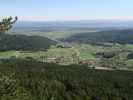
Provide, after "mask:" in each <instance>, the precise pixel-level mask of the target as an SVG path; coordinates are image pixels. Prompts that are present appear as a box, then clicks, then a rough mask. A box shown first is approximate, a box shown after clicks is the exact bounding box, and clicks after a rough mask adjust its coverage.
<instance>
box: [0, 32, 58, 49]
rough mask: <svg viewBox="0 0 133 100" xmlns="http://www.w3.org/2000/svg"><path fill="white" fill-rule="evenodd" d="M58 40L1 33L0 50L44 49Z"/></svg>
mask: <svg viewBox="0 0 133 100" xmlns="http://www.w3.org/2000/svg"><path fill="white" fill-rule="evenodd" d="M55 44H56V42H55V41H53V40H50V39H48V38H45V37H40V36H26V35H9V34H0V51H8V50H44V49H47V48H49V47H50V46H51V45H55Z"/></svg>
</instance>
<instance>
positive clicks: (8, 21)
mask: <svg viewBox="0 0 133 100" xmlns="http://www.w3.org/2000/svg"><path fill="white" fill-rule="evenodd" d="M17 20H18V17H17V16H16V17H15V18H14V19H13V18H12V17H11V16H10V17H7V18H4V19H2V20H1V22H0V33H5V32H6V31H8V30H9V29H11V28H12V25H13V24H14V23H15V22H16V21H17Z"/></svg>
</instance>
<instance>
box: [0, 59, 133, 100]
mask: <svg viewBox="0 0 133 100" xmlns="http://www.w3.org/2000/svg"><path fill="white" fill-rule="evenodd" d="M132 83H133V72H129V71H102V70H101V71H100V70H94V69H88V67H86V66H82V65H69V66H61V65H56V64H46V63H40V62H36V61H35V60H33V59H27V60H22V59H18V60H16V59H12V60H4V61H1V63H0V98H1V100H132V99H133V84H132Z"/></svg>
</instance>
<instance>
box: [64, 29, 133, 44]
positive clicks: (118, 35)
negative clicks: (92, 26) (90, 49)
mask: <svg viewBox="0 0 133 100" xmlns="http://www.w3.org/2000/svg"><path fill="white" fill-rule="evenodd" d="M62 40H63V41H67V42H78V43H93V44H94V43H105V42H110V43H120V44H133V30H132V29H125V30H109V31H100V32H85V33H78V34H75V35H73V36H70V37H68V38H66V39H62Z"/></svg>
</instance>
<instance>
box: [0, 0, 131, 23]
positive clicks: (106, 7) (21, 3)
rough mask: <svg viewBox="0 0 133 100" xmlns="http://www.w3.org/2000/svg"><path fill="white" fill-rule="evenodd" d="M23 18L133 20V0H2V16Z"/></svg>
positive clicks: (0, 7)
mask: <svg viewBox="0 0 133 100" xmlns="http://www.w3.org/2000/svg"><path fill="white" fill-rule="evenodd" d="M10 15H11V16H16V15H17V16H19V19H20V20H36V21H37V20H88V19H119V20H133V0H0V16H10Z"/></svg>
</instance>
